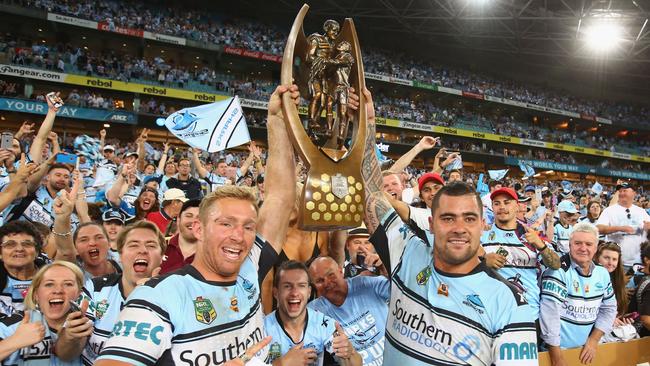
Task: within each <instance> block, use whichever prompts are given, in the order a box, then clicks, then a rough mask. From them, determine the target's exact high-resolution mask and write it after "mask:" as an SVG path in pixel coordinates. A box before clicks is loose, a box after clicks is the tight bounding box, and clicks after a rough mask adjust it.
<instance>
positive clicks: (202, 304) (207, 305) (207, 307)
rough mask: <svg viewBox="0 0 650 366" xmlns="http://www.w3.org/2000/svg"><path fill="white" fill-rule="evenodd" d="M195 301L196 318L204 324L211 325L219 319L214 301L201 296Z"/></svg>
mask: <svg viewBox="0 0 650 366" xmlns="http://www.w3.org/2000/svg"><path fill="white" fill-rule="evenodd" d="M193 301H194V316H195V317H196V320H198V321H199V322H200V323H203V324H210V323H212V321H214V319H216V318H217V311H216V310H214V306H212V301H210V300H209V299H204V298H203V297H202V296H199V297H197V298H196V300H193Z"/></svg>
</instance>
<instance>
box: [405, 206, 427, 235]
mask: <svg viewBox="0 0 650 366" xmlns="http://www.w3.org/2000/svg"><path fill="white" fill-rule="evenodd" d="M430 217H431V210H429V209H428V208H419V207H409V219H410V220H413V222H415V224H416V225H417V226H418V227H419V228H420V229H422V230H429V218H430Z"/></svg>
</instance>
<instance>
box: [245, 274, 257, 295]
mask: <svg viewBox="0 0 650 366" xmlns="http://www.w3.org/2000/svg"><path fill="white" fill-rule="evenodd" d="M242 286H243V287H244V290H245V291H246V292H248V300H252V299H253V297H255V295H256V294H257V290H256V289H255V285H253V283H252V282H251V281H249V280H247V279H245V278H243V277H242Z"/></svg>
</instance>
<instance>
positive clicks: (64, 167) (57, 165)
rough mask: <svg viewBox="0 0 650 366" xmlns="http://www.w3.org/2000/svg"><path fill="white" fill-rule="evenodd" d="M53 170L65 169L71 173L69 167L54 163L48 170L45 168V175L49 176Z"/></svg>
mask: <svg viewBox="0 0 650 366" xmlns="http://www.w3.org/2000/svg"><path fill="white" fill-rule="evenodd" d="M54 169H65V170H67V171H68V172H70V173H72V169H70V166H69V165H65V164H61V163H54V164H52V165H50V167H49V168H47V174H50V172H51V171H52V170H54Z"/></svg>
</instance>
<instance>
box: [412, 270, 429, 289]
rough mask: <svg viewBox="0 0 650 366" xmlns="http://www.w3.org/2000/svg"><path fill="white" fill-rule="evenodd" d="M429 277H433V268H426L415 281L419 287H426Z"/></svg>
mask: <svg viewBox="0 0 650 366" xmlns="http://www.w3.org/2000/svg"><path fill="white" fill-rule="evenodd" d="M429 277H431V266H426V267H424V268H423V269H422V270H421V271H420V273H418V274H417V276H415V281H416V282H417V283H418V285H420V286H424V285H426V284H427V282H428V281H429Z"/></svg>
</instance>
